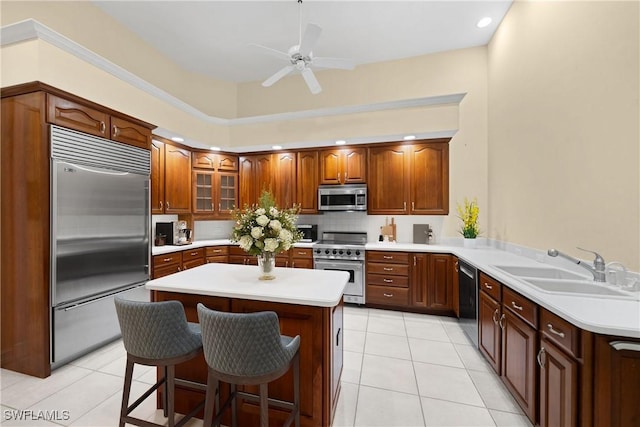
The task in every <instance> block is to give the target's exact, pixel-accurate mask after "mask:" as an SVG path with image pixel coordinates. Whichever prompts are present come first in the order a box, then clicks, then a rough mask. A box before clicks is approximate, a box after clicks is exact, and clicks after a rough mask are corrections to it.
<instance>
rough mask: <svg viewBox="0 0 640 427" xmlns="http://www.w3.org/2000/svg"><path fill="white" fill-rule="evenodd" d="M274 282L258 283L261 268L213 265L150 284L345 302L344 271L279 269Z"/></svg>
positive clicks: (257, 297)
mask: <svg viewBox="0 0 640 427" xmlns="http://www.w3.org/2000/svg"><path fill="white" fill-rule="evenodd" d="M274 274H275V276H276V278H275V279H274V280H264V281H263V280H259V279H258V275H259V273H258V268H257V267H256V266H247V265H239V264H218V263H211V264H205V265H201V266H199V267H195V268H192V269H189V270H185V271H181V272H179V273H175V274H171V275H169V276H165V277H161V278H159V279H155V280H151V281H149V282H147V284H146V287H147V289H149V290H153V291H164V292H179V293H185V294H196V295H208V296H216V297H226V298H238V299H245V300H254V301H267V302H279V303H286V304H298V305H308V306H316V307H334V306H336V305H338V304H339V303H340V301H341V300H342V294H343V293H344V289H345V286H346V285H347V281H348V280H349V274H348V273H347V272H345V271H330V270H310V269H304V268H285V267H276V268H275V270H274Z"/></svg>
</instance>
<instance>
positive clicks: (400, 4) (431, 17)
mask: <svg viewBox="0 0 640 427" xmlns="http://www.w3.org/2000/svg"><path fill="white" fill-rule="evenodd" d="M93 1H94V3H95V4H96V5H97V6H99V7H100V8H102V9H103V10H104V11H105V12H106V13H108V14H109V15H111V16H113V17H114V18H115V19H116V20H118V21H119V22H121V23H122V24H123V25H125V26H126V27H128V28H130V29H131V30H132V31H133V32H135V33H137V34H138V35H139V36H140V37H141V38H142V39H143V40H145V41H146V42H148V43H149V44H151V45H152V46H154V47H155V48H156V49H158V50H159V51H160V52H162V53H163V54H164V55H166V56H167V57H168V58H170V59H171V60H173V61H174V62H176V63H178V64H179V65H180V66H181V67H183V68H184V69H186V70H189V71H192V72H196V73H202V74H205V75H208V76H211V77H214V78H217V79H221V80H226V81H233V82H246V81H255V80H263V79H266V78H267V77H269V76H270V75H271V74H273V73H274V72H275V71H277V70H279V69H280V68H282V66H283V63H282V60H280V59H278V58H273V57H270V56H268V55H262V54H260V53H259V52H256V50H254V49H252V48H250V47H249V46H248V45H249V44H250V43H258V44H262V45H265V46H268V47H271V48H274V49H277V50H281V51H285V52H286V51H287V50H288V49H289V47H291V46H292V45H295V44H298V37H299V23H298V14H299V9H300V5H299V4H298V3H297V0H280V1H269V0H261V1H242V0H236V1H158V0H156V1H96V0H93ZM510 5H511V0H503V1H482V0H476V1H453V0H447V1H426V0H422V1H420V0H417V1H391V0H388V1H356V0H353V1H345V0H343V1H335V0H333V1H332V0H306V1H304V3H303V4H302V22H303V31H304V27H305V26H306V23H308V22H313V23H315V24H317V25H319V26H320V27H321V28H322V30H323V31H322V34H321V36H320V41H319V42H318V44H317V46H316V48H315V49H314V52H313V54H314V55H315V56H328V57H338V58H350V59H353V60H355V62H356V64H366V63H372V62H380V61H387V60H394V59H400V58H406V57H411V56H418V55H424V54H428V53H434V52H441V51H446V50H453V49H460V48H465V47H472V46H481V45H485V44H487V43H488V42H489V40H490V38H491V36H492V35H493V33H494V31H495V29H496V28H497V27H498V25H499V24H500V21H501V20H502V18H503V17H504V15H505V14H506V12H507V10H508V9H509V7H510ZM485 16H489V17H491V18H492V19H493V22H492V23H491V24H490V25H489V26H488V27H486V28H478V27H477V26H476V23H477V22H478V20H479V19H480V18H482V17H485Z"/></svg>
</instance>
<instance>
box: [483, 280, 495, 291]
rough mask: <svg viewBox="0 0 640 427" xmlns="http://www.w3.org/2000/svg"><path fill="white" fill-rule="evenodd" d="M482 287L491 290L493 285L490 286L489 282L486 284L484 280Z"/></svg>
mask: <svg viewBox="0 0 640 427" xmlns="http://www.w3.org/2000/svg"><path fill="white" fill-rule="evenodd" d="M484 287H485V288H487V289H489V290H491V289H493V286H491V285H490V284H488V283H487V282H484Z"/></svg>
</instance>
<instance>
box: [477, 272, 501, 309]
mask: <svg viewBox="0 0 640 427" xmlns="http://www.w3.org/2000/svg"><path fill="white" fill-rule="evenodd" d="M478 286H480V289H481V290H483V291H485V292H486V293H487V294H489V296H491V298H493V299H494V300H496V301H498V302H500V296H501V294H502V284H501V283H500V282H498V281H497V280H496V279H494V278H493V277H489V276H487V275H486V274H484V273H482V272H480V283H478Z"/></svg>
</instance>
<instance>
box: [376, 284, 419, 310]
mask: <svg viewBox="0 0 640 427" xmlns="http://www.w3.org/2000/svg"><path fill="white" fill-rule="evenodd" d="M366 301H367V304H384V305H393V306H407V305H409V289H408V288H393V287H389V286H376V285H367V290H366Z"/></svg>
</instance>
